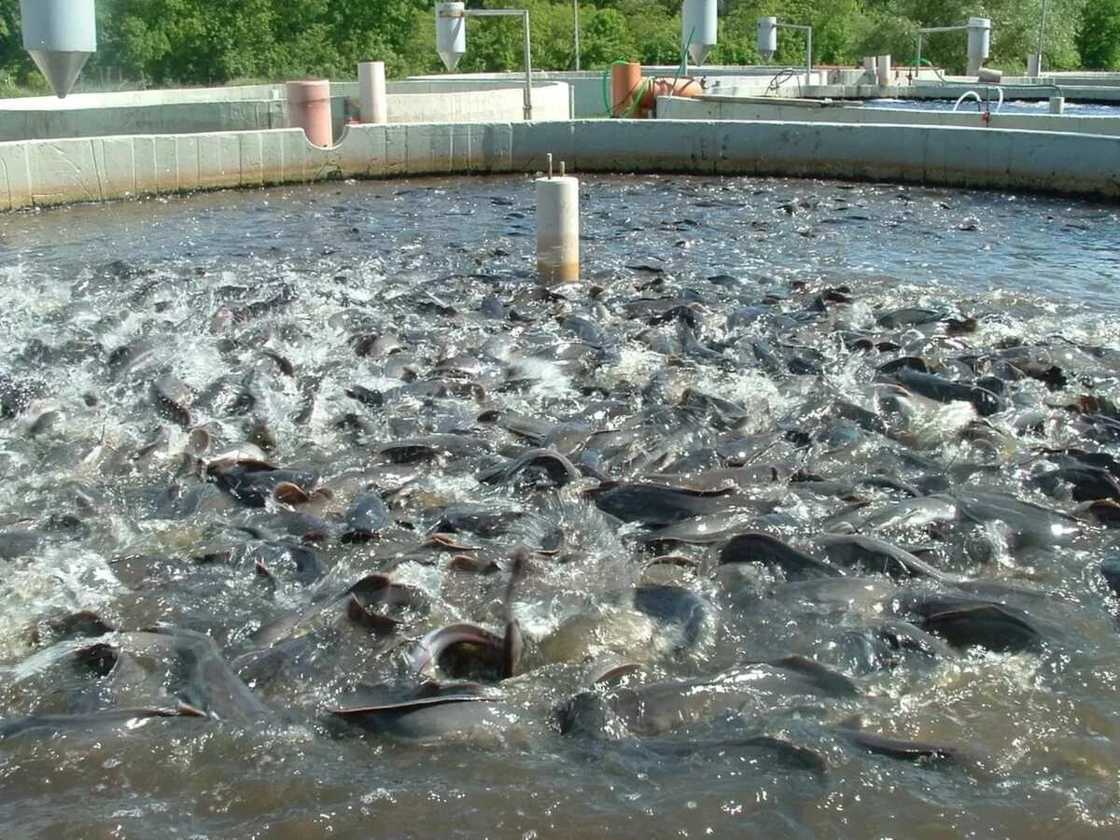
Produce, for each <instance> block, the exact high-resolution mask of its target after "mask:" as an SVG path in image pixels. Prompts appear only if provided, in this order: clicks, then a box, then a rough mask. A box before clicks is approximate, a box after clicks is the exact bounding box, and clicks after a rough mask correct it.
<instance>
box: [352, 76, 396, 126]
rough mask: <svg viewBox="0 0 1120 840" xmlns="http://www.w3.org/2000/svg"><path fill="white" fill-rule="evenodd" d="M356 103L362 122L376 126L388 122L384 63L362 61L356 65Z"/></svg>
mask: <svg viewBox="0 0 1120 840" xmlns="http://www.w3.org/2000/svg"><path fill="white" fill-rule="evenodd" d="M358 102H359V103H360V105H359V114H360V118H361V121H362V122H364V123H376V124H378V125H384V124H385V123H387V122H389V108H388V98H387V97H386V95H385V62H384V61H363V62H361V63H360V64H359V65H358Z"/></svg>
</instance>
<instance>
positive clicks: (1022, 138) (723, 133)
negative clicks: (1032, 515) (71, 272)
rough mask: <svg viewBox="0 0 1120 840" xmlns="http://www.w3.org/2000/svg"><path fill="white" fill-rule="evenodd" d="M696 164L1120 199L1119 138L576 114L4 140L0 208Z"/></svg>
mask: <svg viewBox="0 0 1120 840" xmlns="http://www.w3.org/2000/svg"><path fill="white" fill-rule="evenodd" d="M550 152H551V153H553V154H554V155H555V156H556V159H557V160H565V161H567V163H568V167H569V170H570V171H572V172H577V171H584V172H695V173H700V174H724V175H733V174H734V175H788V176H804V177H833V178H841V179H862V180H883V181H898V182H906V183H916V184H931V185H942V186H953V187H992V188H1001V189H1023V190H1038V191H1044V192H1061V193H1073V194H1080V195H1084V196H1094V197H1103V198H1110V199H1120V138H1116V137H1105V136H1100V135H1086V134H1063V133H1057V132H1029V131H1014V130H1007V129H979V128H939V127H927V126H907V125H875V126H871V125H843V124H837V123H809V122H797V123H790V122H786V123H779V122H706V121H699V120H680V121H670V120H578V121H572V122H542V123H536V122H534V123H524V122H502V123H460V124H411V125H384V126H382V125H362V126H350V127H349V128H348V130H347V132H346V134H345V135H344V137H343V138H342V141H341V143H340V144H339V145H338V146H336V147H335V148H333V149H317V148H315V147H313V146H311V145H310V144H309V143H308V142H307V140H306V138H305V137H304V136H303V133H302V132H301V131H299V130H293V129H278V130H269V131H249V132H224V133H211V134H194V135H176V136H158V135H155V136H134V137H105V138H95V139H68V140H37V141H27V142H17V143H0V209H15V208H20V207H28V206H38V205H50V204H65V203H71V202H79V201H99V200H105V199H114V198H126V197H129V196H136V195H148V194H162V193H173V192H182V191H189V190H196V189H214V188H220V187H238V186H242V187H259V186H261V185H263V184H276V183H298V182H305V181H312V180H319V179H325V178H337V177H356V178H363V177H371V178H379V177H395V176H401V175H429V174H435V175H441V174H443V175H446V174H470V173H490V172H526V173H531V172H537V171H540V170H542V169H544V168H545V166H546V155H547V154H548V153H550Z"/></svg>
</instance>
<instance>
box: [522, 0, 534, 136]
mask: <svg viewBox="0 0 1120 840" xmlns="http://www.w3.org/2000/svg"><path fill="white" fill-rule="evenodd" d="M524 21H525V122H532V120H533V58H532V56H533V53H532V49H531V48H530V46H529V10H528V9H526V10H525V11H524Z"/></svg>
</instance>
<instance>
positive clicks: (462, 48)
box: [436, 2, 467, 73]
mask: <svg viewBox="0 0 1120 840" xmlns="http://www.w3.org/2000/svg"><path fill="white" fill-rule="evenodd" d="M465 8H466V6H465V4H463V3H458V2H453V3H437V4H436V50H437V52H439V57H440V60H441V61H443V66H444V67H446V68H447V69H448V70H449V71H450V72H452V73H454V72H455V68H456V67H458V66H459V59H460V58H462V57H463V55H464V53H466V51H467V19H466V17H465V16H464V14H463V10H464V9H465Z"/></svg>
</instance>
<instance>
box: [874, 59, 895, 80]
mask: <svg viewBox="0 0 1120 840" xmlns="http://www.w3.org/2000/svg"><path fill="white" fill-rule="evenodd" d="M875 70H876V73H875V77H876V80H877V81H878V82H879V86H880V87H890V86H891V85H892V84H894V74H893V73H892V72H891V57H890V56H889V55H880V56H878V57H877V58H876V59H875Z"/></svg>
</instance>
